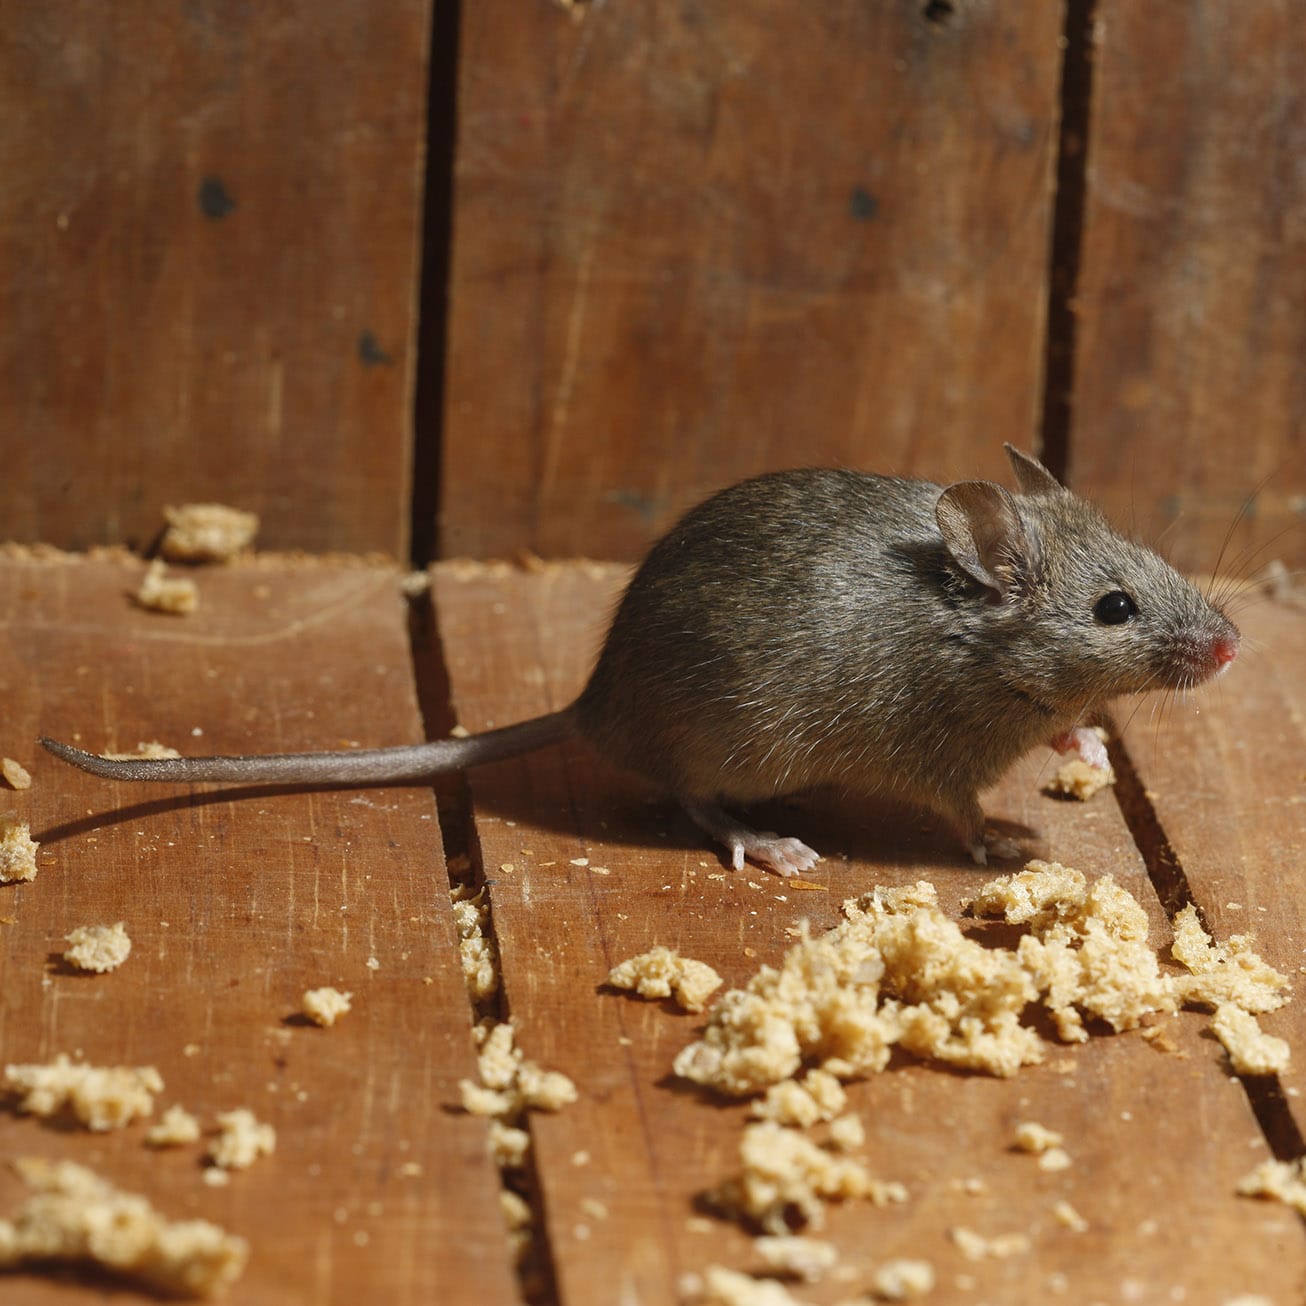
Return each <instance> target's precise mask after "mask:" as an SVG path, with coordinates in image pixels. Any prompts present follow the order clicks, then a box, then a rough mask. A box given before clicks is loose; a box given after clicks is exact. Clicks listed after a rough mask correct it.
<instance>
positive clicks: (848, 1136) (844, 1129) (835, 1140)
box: [830, 1115, 866, 1152]
mask: <svg viewBox="0 0 1306 1306" xmlns="http://www.w3.org/2000/svg"><path fill="white" fill-rule="evenodd" d="M865 1145H866V1126H865V1125H863V1124H862V1118H861V1116H856V1115H846V1116H839V1117H838V1119H836V1120H831V1121H830V1146H831V1147H833V1148H834V1149H835V1150H836V1151H839V1152H852V1151H855V1150H856V1149H857V1148H859V1147H864V1146H865Z"/></svg>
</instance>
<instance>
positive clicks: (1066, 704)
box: [42, 446, 1238, 873]
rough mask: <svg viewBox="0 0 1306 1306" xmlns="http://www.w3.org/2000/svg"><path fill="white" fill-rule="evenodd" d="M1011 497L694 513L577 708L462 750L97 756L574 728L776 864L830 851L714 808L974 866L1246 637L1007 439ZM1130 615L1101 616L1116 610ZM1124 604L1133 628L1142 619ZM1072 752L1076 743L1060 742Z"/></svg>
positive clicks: (525, 739) (632, 605) (515, 749)
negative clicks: (890, 817) (803, 819)
mask: <svg viewBox="0 0 1306 1306" xmlns="http://www.w3.org/2000/svg"><path fill="white" fill-rule="evenodd" d="M1008 452H1009V454H1010V457H1011V461H1012V465H1013V467H1014V469H1015V472H1016V476H1017V480H1018V482H1019V484H1020V493H1019V494H1016V495H1012V494H1010V493H1009V492H1008V491H1007V490H1005V489H1003V488H1002V487H1001V486H999V485H997V484H995V483H993V482H989V481H963V482H959V483H957V484H955V485H952V486H949V487H947V488H943V487H940V486H938V485H934V484H932V483H930V482H928V481H919V480H905V479H899V478H895V477H884V476H872V475H866V474H863V473H858V472H850V471H835V470H822V469H809V470H805V471H792V472H778V473H774V474H772V475H768V476H760V477H757V478H755V479H753V480H749V481H744V482H742V483H741V484H739V485H736V486H733V487H732V488H730V489H727V490H724V491H722V492H721V493H720V494H717V495H715V496H714V497H713V498H711V499H708V500H707V501H706V502H705V503H703V504H700V505H699V506H698V507H697V508H695V509H693V510H692V511H691V512H690V513H689V514H688V515H687V516H686V517H685V518H684V519H683V520H682V521H681V522H680V523H679V524H678V525H677V526H676V527H674V528H673V529H672V530H671V531H670V532H669V533H668V534H667V535H666V536H664V537H663V539H661V540H660V541H659V542H658V543H657V544H656V545H655V546H654V547H653V549H652V550H651V552H650V553H649V555H648V557H647V558H646V559H645V561H644V563H643V565H642V566H641V567H640V569H639V571H638V572H637V574H636V575H635V577H634V579H633V580H632V581H631V584H630V586H629V588H628V589H627V591H626V594H625V596H624V598H623V599H622V601H621V604H620V607H619V608H618V611H617V613H616V616H615V618H614V619H613V622H612V627H611V629H610V631H609V633H608V637H607V639H606V641H605V643H604V646H603V650H602V652H601V654H600V655H599V659H598V662H597V665H596V666H595V668H594V672H593V674H592V676H591V678H590V680H589V683H588V684H587V685H586V687H585V689H584V691H583V692H582V693H581V695H580V697H579V699H578V700H577V701H576V703H575V704H573V705H572V707H570V708H568V709H566V710H564V711H562V712H559V713H554V714H552V715H550V716H548V717H542V718H538V719H537V720H535V721H531V722H524V723H522V724H521V725H518V726H509V727H506V728H505V729H503V730H498V731H493V732H490V733H488V734H485V735H478V736H474V737H472V738H470V739H466V740H441V741H437V742H435V743H430V744H422V745H416V746H413V747H410V748H403V749H382V750H375V751H372V752H353V753H333V754H302V755H295V754H289V755H280V756H276V757H242V758H230V759H226V758H215V759H200V758H195V759H186V758H182V759H172V760H152V759H151V760H142V761H126V762H107V761H104V760H103V759H100V758H95V757H93V755H90V754H85V753H82V752H81V751H80V750H76V749H70V748H69V747H68V746H67V745H62V744H53V743H51V742H50V741H42V742H44V743H46V745H47V747H50V748H51V749H52V751H54V752H56V753H57V754H58V755H59V756H61V757H64V758H65V759H66V760H68V761H71V762H73V763H74V764H76V765H80V766H83V767H84V768H85V769H87V770H93V771H95V772H96V773H97V774H101V775H108V776H112V777H115V778H121V779H158V780H174V781H191V780H234V781H273V782H282V783H287V782H310V783H339V784H349V783H360V784H361V783H378V782H387V781H389V782H393V781H397V780H416V779H421V778H424V777H427V776H430V775H434V774H438V773H440V772H444V771H449V770H458V769H462V768H464V767H467V766H474V765H477V764H479V763H481V762H484V761H492V760H496V759H498V758H501V757H507V756H512V755H515V754H517V753H521V752H525V751H528V750H530V749H533V748H538V747H541V746H542V745H544V744H547V743H552V742H555V741H557V740H560V739H562V738H565V737H567V736H568V735H571V734H573V733H577V734H580V735H582V736H583V737H585V738H586V739H588V740H589V741H590V742H591V743H592V744H593V745H594V746H595V747H596V748H597V749H598V750H599V752H600V753H602V754H603V755H604V756H605V757H607V758H608V759H609V760H611V761H612V762H615V763H617V764H618V765H620V766H624V767H627V768H629V769H630V770H632V771H636V772H639V773H641V774H643V775H645V776H647V777H649V778H650V779H652V780H654V781H656V782H657V783H658V784H660V785H662V786H663V787H665V788H666V789H667V790H668V791H670V792H671V793H673V794H674V795H676V797H677V798H678V799H680V801H681V802H682V803H683V804H684V805H685V808H686V810H687V811H688V812H689V813H690V815H691V816H693V817H694V819H695V820H696V821H698V822H699V824H700V825H702V826H703V827H704V828H705V829H707V830H708V831H710V832H711V833H712V834H713V835H714V836H715V837H717V838H719V839H721V840H722V841H723V842H725V843H726V844H727V846H728V847H729V848H730V851H731V854H732V859H733V861H734V863H735V864H736V865H742V862H743V857H744V856H745V855H747V856H749V857H751V858H753V859H754V860H756V861H759V862H761V863H762V864H764V865H768V866H770V867H771V868H772V869H774V870H777V871H779V872H781V873H789V872H792V871H795V870H800V869H805V868H806V867H807V866H810V865H811V864H812V863H813V862H814V861H815V860H816V854H815V853H813V852H812V851H811V850H810V849H808V848H806V847H805V846H804V845H803V844H801V843H799V842H798V841H797V840H792V839H780V838H778V837H776V836H774V835H764V834H757V833H756V832H754V831H752V830H750V829H749V828H748V827H747V826H745V825H744V824H743V823H742V822H740V821H739V820H738V819H737V818H736V817H734V816H732V815H730V814H729V813H728V812H727V811H726V810H725V807H724V806H723V804H726V805H728V804H746V803H751V802H755V801H758V800H761V799H766V798H771V797H775V796H777V795H781V794H787V793H793V792H796V791H798V790H802V789H807V788H810V787H813V786H816V785H827V784H834V785H839V786H842V787H844V788H845V789H848V790H851V791H863V792H873V791H875V792H889V793H894V794H897V795H900V796H902V797H905V798H908V799H911V800H913V801H916V802H919V803H921V804H923V805H925V806H928V807H930V808H933V809H934V810H936V811H939V812H941V813H943V814H944V815H945V816H946V817H948V819H949V820H950V821H951V822H952V823H953V824H954V825H955V826H956V828H957V830H958V832H959V834H960V835H961V836H962V838H963V840H964V841H965V844H966V846H967V847H968V848H969V850H970V851H971V853H972V854H973V855H974V856H975V858H976V860H978V861H983V860H984V854H985V844H984V837H983V814H982V812H981V809H980V805H979V792H980V791H981V790H982V789H984V788H985V787H986V786H988V785H989V784H991V783H993V782H994V781H996V780H997V779H998V777H999V776H1001V775H1002V773H1003V772H1004V771H1005V770H1006V769H1007V768H1008V767H1009V766H1010V765H1011V764H1012V763H1013V762H1015V761H1016V759H1017V758H1019V757H1020V756H1021V755H1022V754H1024V753H1026V752H1028V751H1029V750H1030V749H1031V748H1033V747H1034V746H1035V745H1036V744H1039V743H1040V742H1048V741H1055V742H1057V743H1058V744H1059V745H1060V746H1069V743H1073V742H1074V732H1075V728H1076V727H1078V726H1080V725H1082V724H1083V723H1084V722H1086V721H1087V720H1088V719H1089V718H1091V717H1092V716H1093V714H1094V713H1096V712H1098V711H1100V710H1101V709H1102V708H1103V707H1104V705H1105V703H1106V702H1107V701H1108V700H1109V699H1111V698H1113V697H1115V696H1117V695H1120V694H1125V693H1131V692H1135V691H1138V690H1144V689H1149V688H1154V687H1166V688H1186V687H1188V686H1191V685H1195V684H1197V683H1199V682H1201V681H1203V680H1205V679H1207V678H1209V677H1210V676H1212V675H1214V674H1216V673H1218V672H1219V671H1221V670H1223V669H1224V667H1225V666H1226V665H1227V664H1228V663H1229V662H1231V661H1232V660H1233V658H1234V656H1235V655H1236V652H1237V648H1238V632H1237V630H1236V629H1235V627H1234V626H1233V625H1232V624H1231V623H1230V622H1229V620H1228V619H1227V618H1226V617H1225V616H1224V615H1223V614H1222V613H1221V612H1219V611H1218V610H1217V609H1216V608H1214V607H1213V606H1212V605H1211V604H1210V603H1209V602H1208V601H1207V600H1206V599H1205V598H1204V597H1203V596H1202V595H1201V594H1200V593H1199V592H1198V591H1197V590H1196V589H1195V588H1194V587H1193V586H1192V585H1190V584H1189V583H1188V582H1187V581H1186V580H1184V579H1183V578H1182V577H1181V576H1179V575H1178V574H1177V573H1176V572H1175V571H1174V570H1173V569H1171V568H1170V567H1169V566H1168V565H1167V564H1166V563H1165V562H1163V561H1162V560H1161V559H1160V558H1159V557H1158V556H1157V555H1156V554H1155V553H1153V552H1152V551H1151V550H1149V549H1146V548H1144V547H1142V546H1141V545H1138V544H1135V543H1133V542H1131V541H1129V540H1126V539H1123V538H1122V537H1121V536H1119V535H1117V534H1116V533H1115V532H1114V531H1113V530H1112V529H1111V528H1110V526H1108V525H1107V523H1106V521H1105V520H1104V519H1103V518H1102V516H1101V515H1100V514H1099V513H1098V512H1097V510H1096V509H1094V508H1093V507H1092V506H1091V505H1089V504H1088V503H1086V502H1085V501H1084V500H1082V499H1079V498H1077V497H1076V496H1075V495H1073V494H1071V493H1070V492H1069V491H1067V490H1064V489H1063V488H1062V487H1061V486H1060V485H1058V484H1057V482H1056V481H1055V480H1054V479H1053V478H1052V476H1051V475H1050V474H1049V473H1048V472H1047V471H1046V469H1045V468H1043V466H1042V465H1041V464H1040V463H1038V462H1036V461H1035V460H1034V459H1032V458H1029V457H1028V456H1027V455H1025V454H1022V453H1020V452H1019V451H1017V450H1015V449H1012V448H1011V447H1010V446H1008ZM1108 595H1111V596H1117V597H1114V598H1113V600H1112V602H1114V604H1115V606H1116V609H1117V610H1116V613H1115V615H1116V616H1117V617H1118V616H1119V611H1120V609H1121V600H1120V598H1119V597H1118V596H1126V597H1127V606H1126V607H1125V609H1124V610H1125V611H1126V612H1127V615H1126V617H1125V618H1124V619H1122V620H1119V621H1118V623H1115V624H1108V622H1106V621H1104V620H1103V619H1102V617H1101V616H1100V615H1098V614H1097V613H1095V609H1096V608H1097V605H1098V604H1099V603H1100V602H1101V601H1102V600H1103V598H1104V596H1108ZM1129 608H1132V609H1133V610H1132V612H1130V611H1129V610H1128V609H1129ZM1067 741H1069V743H1068V742H1067Z"/></svg>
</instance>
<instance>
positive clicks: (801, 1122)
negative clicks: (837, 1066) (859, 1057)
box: [749, 1070, 848, 1129]
mask: <svg viewBox="0 0 1306 1306" xmlns="http://www.w3.org/2000/svg"><path fill="white" fill-rule="evenodd" d="M847 1100H848V1095H847V1094H846V1093H845V1092H844V1090H843V1085H842V1084H841V1083H840V1082H839V1081H838V1080H837V1079H836V1078H835V1077H834V1076H833V1075H832V1074H830V1072H829V1071H828V1070H810V1071H808V1073H807V1074H806V1075H805V1076H804V1077H803V1078H802V1079H800V1080H799V1079H784V1080H781V1081H780V1083H778V1084H772V1085H771V1086H770V1087H769V1088H768V1089H767V1090H766V1096H765V1097H762V1098H758V1099H757V1100H756V1101H755V1102H754V1103H753V1104H752V1106H751V1107H750V1108H749V1115H751V1116H752V1117H753V1119H754V1120H772V1121H774V1122H775V1123H776V1124H777V1125H796V1126H798V1127H799V1128H800V1129H808V1128H810V1127H811V1126H812V1125H814V1124H816V1123H817V1122H818V1121H823V1120H833V1119H834V1118H835V1116H837V1115H838V1114H839V1112H840V1111H842V1110H843V1109H844V1105H845V1104H846V1102H847Z"/></svg>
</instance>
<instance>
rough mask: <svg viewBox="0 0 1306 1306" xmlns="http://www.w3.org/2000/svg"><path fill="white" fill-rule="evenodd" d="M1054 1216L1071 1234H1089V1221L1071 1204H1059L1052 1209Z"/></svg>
mask: <svg viewBox="0 0 1306 1306" xmlns="http://www.w3.org/2000/svg"><path fill="white" fill-rule="evenodd" d="M1052 1215H1053V1217H1054V1218H1055V1220H1056V1222H1057V1223H1058V1224H1062V1225H1065V1227H1066V1228H1067V1229H1069V1230H1070V1232H1071V1233H1087V1232H1088V1228H1089V1224H1088V1221H1087V1220H1085V1219H1084V1217H1083V1216H1082V1215H1080V1213H1079V1212H1078V1211H1077V1210H1075V1208H1074V1207H1073V1206H1071V1204H1070V1203H1069V1202H1064V1201H1062V1202H1058V1203H1057V1204H1056V1205H1055V1206H1054V1207H1053V1208H1052Z"/></svg>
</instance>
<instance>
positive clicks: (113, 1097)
mask: <svg viewBox="0 0 1306 1306" xmlns="http://www.w3.org/2000/svg"><path fill="white" fill-rule="evenodd" d="M4 1089H5V1091H6V1092H7V1093H9V1094H11V1095H13V1096H16V1097H17V1098H18V1099H19V1101H18V1104H17V1107H18V1110H19V1111H22V1112H25V1113H27V1114H28V1115H34V1116H40V1117H41V1118H43V1119H49V1118H51V1117H54V1116H58V1115H60V1114H62V1113H64V1112H69V1113H71V1114H72V1116H73V1117H74V1118H75V1119H76V1120H77V1121H78V1122H79V1123H80V1124H82V1125H85V1126H86V1128H87V1129H91V1130H94V1131H95V1132H97V1133H98V1132H103V1131H104V1130H107V1129H121V1128H123V1126H125V1125H129V1124H131V1122H132V1121H133V1120H136V1119H138V1118H139V1117H141V1116H148V1115H150V1114H152V1113H153V1111H154V1095H155V1094H156V1093H161V1092H163V1079H162V1077H161V1076H160V1075H159V1072H158V1071H157V1070H156V1069H155V1068H154V1067H153V1066H135V1067H133V1066H88V1065H86V1064H84V1063H82V1062H73V1061H72V1060H70V1059H69V1057H68V1056H67V1054H66V1053H63V1052H61V1053H59V1055H58V1056H57V1057H55V1059H54V1061H53V1062H51V1063H50V1064H48V1065H10V1066H6V1067H5V1073H4Z"/></svg>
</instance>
